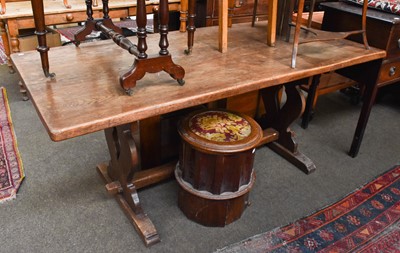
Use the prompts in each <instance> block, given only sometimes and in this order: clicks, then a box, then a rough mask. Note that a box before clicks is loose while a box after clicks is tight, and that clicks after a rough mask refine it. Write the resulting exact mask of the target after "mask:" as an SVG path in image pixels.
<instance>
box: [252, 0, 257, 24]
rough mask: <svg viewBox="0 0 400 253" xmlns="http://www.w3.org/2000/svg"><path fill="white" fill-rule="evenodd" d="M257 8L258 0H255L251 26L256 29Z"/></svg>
mask: <svg viewBox="0 0 400 253" xmlns="http://www.w3.org/2000/svg"><path fill="white" fill-rule="evenodd" d="M257 6H258V0H254V8H253V17H252V19H251V26H252V27H254V24H255V23H256V18H257Z"/></svg>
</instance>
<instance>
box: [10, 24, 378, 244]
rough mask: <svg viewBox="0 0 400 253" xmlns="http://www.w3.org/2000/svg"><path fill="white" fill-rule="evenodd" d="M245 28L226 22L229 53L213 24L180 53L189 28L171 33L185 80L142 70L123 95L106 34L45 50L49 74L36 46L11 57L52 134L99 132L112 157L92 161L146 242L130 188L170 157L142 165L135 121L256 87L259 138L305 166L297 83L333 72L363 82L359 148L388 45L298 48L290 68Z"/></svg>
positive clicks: (153, 176)
mask: <svg viewBox="0 0 400 253" xmlns="http://www.w3.org/2000/svg"><path fill="white" fill-rule="evenodd" d="M259 24H260V23H259ZM249 26H250V24H238V25H235V26H233V27H232V28H231V30H230V32H229V34H230V36H231V37H230V38H229V39H230V41H232V50H229V51H228V52H227V53H225V54H221V53H220V52H218V50H217V47H216V45H215V44H216V43H215V38H217V35H218V27H206V28H199V29H198V31H197V33H196V39H197V43H196V51H194V52H193V53H192V54H191V55H185V54H184V49H185V47H186V34H184V33H179V32H171V33H170V34H169V42H170V47H169V51H170V53H171V55H172V56H173V58H174V62H176V63H177V64H179V65H180V66H182V67H183V68H185V71H186V76H185V81H186V83H185V85H183V86H179V85H176V82H175V81H174V80H173V79H171V78H170V76H169V75H168V74H166V73H164V72H160V73H159V74H148V75H145V76H144V77H143V79H142V80H140V81H139V82H138V84H137V86H136V87H135V89H134V93H133V94H132V96H128V95H127V94H125V91H124V90H123V89H122V88H121V87H120V85H119V80H118V76H119V72H124V71H125V70H126V69H128V68H129V66H130V65H131V63H132V60H131V57H130V55H127V54H126V52H125V51H124V50H122V49H121V48H119V47H117V46H116V45H115V44H114V42H113V41H110V40H106V41H98V42H93V43H84V44H82V45H80V47H79V48H78V49H77V48H75V47H57V48H52V49H51V51H49V62H50V65H51V66H52V72H54V73H56V78H55V80H50V79H48V78H46V77H45V76H44V75H43V70H42V67H41V64H40V55H39V54H38V53H37V52H36V51H29V52H25V53H21V54H12V55H11V59H12V62H13V64H14V66H15V69H16V70H17V71H18V73H19V74H20V76H21V79H22V80H23V83H24V85H25V86H26V89H27V91H28V94H29V95H30V97H31V100H32V103H33V104H34V106H35V108H36V110H37V112H38V114H39V116H40V119H41V120H42V123H43V125H44V126H45V128H46V129H47V131H48V134H49V136H50V138H51V139H52V140H54V141H62V140H67V139H70V138H74V137H78V136H81V135H85V134H89V133H93V132H96V131H101V130H104V131H105V133H106V139H107V144H108V149H109V152H110V157H111V161H110V163H109V164H108V165H107V164H101V165H99V166H98V168H99V171H100V172H101V174H102V175H103V176H104V178H105V179H106V180H107V189H108V190H109V191H110V192H112V193H114V194H115V198H116V199H117V201H118V202H119V203H120V205H121V207H122V209H123V210H124V212H125V213H126V215H127V216H128V217H129V219H130V221H131V222H132V223H133V224H134V226H135V228H136V230H137V231H138V233H139V234H140V236H141V237H142V238H143V240H144V242H145V243H146V245H151V244H153V243H156V242H158V241H159V235H158V233H157V230H156V229H155V226H154V225H153V223H152V222H151V220H150V219H149V218H148V217H147V215H146V214H145V212H144V210H143V209H142V207H141V203H140V200H139V197H138V194H137V189H139V188H141V187H144V186H146V185H149V184H152V183H156V182H159V181H160V180H162V179H165V178H167V177H170V176H171V175H173V170H174V168H175V166H176V162H171V163H168V164H166V165H160V166H156V167H155V168H150V169H149V170H139V168H140V161H139V154H138V152H139V149H140V148H141V147H140V146H139V145H138V143H139V142H137V141H135V137H136V136H138V135H139V136H140V132H139V128H138V127H137V125H138V122H139V125H140V122H141V121H142V120H145V119H151V118H153V117H157V116H159V115H163V114H167V113H171V112H174V111H178V110H181V109H184V108H189V107H193V106H198V105H203V104H206V103H209V102H213V101H216V100H219V99H223V98H227V97H231V96H235V95H239V94H244V93H247V92H251V91H257V90H260V93H261V97H262V98H263V104H264V105H265V111H266V121H265V124H264V125H263V129H264V130H263V132H264V137H266V136H267V135H268V136H269V137H270V139H274V138H276V137H277V135H278V136H279V137H278V138H277V140H276V141H273V142H271V143H269V144H268V146H269V147H271V148H272V149H273V150H274V151H276V152H278V153H279V154H280V155H282V156H283V157H284V158H286V159H287V160H288V161H290V162H292V163H293V164H294V165H296V166H297V167H299V168H300V169H301V170H303V171H304V172H306V173H310V172H312V171H313V170H315V165H314V164H313V162H312V161H311V160H310V159H309V158H308V157H306V156H305V155H304V154H302V153H301V152H300V151H299V150H298V144H297V143H296V141H295V140H294V137H293V136H294V133H293V132H292V131H291V129H290V125H291V123H293V121H295V120H296V119H298V117H300V115H301V114H302V112H303V109H304V104H305V102H304V97H303V95H302V93H301V91H300V90H299V88H298V85H301V84H303V83H304V82H305V80H308V78H310V77H311V76H314V75H319V74H322V73H326V72H329V71H340V72H341V73H342V74H345V75H347V76H348V77H351V78H354V79H356V80H357V81H362V82H363V83H365V85H366V87H367V88H366V96H365V101H364V104H363V107H362V110H361V114H360V115H361V116H360V120H359V123H358V125H357V129H356V133H355V136H354V139H353V145H352V147H351V154H353V155H354V156H355V155H356V154H357V152H358V149H359V147H360V145H361V140H362V136H363V133H364V129H365V127H366V124H367V121H368V116H369V112H370V109H371V106H372V103H373V100H374V95H375V94H376V86H375V83H376V82H375V80H376V78H377V76H378V71H379V67H380V65H381V62H382V58H383V57H385V52H384V51H383V50H380V49H375V48H371V49H370V50H365V48H364V47H363V46H362V45H360V44H358V43H356V42H352V41H349V40H337V41H329V42H323V43H322V42H315V43H312V44H306V45H304V46H302V47H300V49H299V54H298V58H297V63H298V65H297V68H296V69H292V68H291V67H290V64H289V59H290V57H291V46H292V45H291V43H287V42H284V41H280V40H278V41H277V43H276V47H274V48H273V47H269V46H267V45H266V43H265V37H266V32H267V31H266V30H267V29H266V26H261V25H258V26H257V27H254V28H250V27H249ZM249 28H250V29H249ZM158 39H159V38H158V35H157V34H151V35H149V36H148V40H147V41H148V44H149V45H152V46H151V47H149V51H151V50H153V53H155V52H154V49H155V46H154V45H157V44H158ZM88 56H92V57H88ZM282 86H285V92H286V95H287V100H286V102H285V104H284V105H281V104H279V103H278V101H279V99H278V98H279V91H280V90H281V88H282ZM275 133H277V134H275ZM154 135H155V136H157V135H158V133H157V132H154ZM260 183H261V182H260Z"/></svg>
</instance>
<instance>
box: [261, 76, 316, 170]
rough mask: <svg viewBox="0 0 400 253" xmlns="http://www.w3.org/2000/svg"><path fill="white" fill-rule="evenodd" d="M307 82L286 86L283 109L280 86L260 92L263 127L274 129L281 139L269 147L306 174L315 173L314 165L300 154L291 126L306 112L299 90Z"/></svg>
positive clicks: (302, 81)
mask: <svg viewBox="0 0 400 253" xmlns="http://www.w3.org/2000/svg"><path fill="white" fill-rule="evenodd" d="M304 82H307V81H306V80H300V81H297V82H292V83H288V84H286V85H285V91H286V97H287V100H286V103H285V104H284V105H283V106H282V107H281V106H280V103H279V91H280V88H281V87H280V86H274V87H270V88H266V89H262V90H261V91H260V93H261V97H262V99H263V103H264V106H265V112H266V114H265V115H266V118H265V122H264V123H262V124H261V125H262V127H263V128H264V129H265V128H273V129H275V130H277V131H278V133H279V139H278V140H277V141H275V142H272V143H270V144H268V146H269V147H270V148H271V149H272V150H273V151H275V152H276V153H278V154H279V155H281V156H282V157H284V158H285V159H287V160H288V161H289V162H291V163H292V164H294V165H295V166H296V167H298V168H299V169H301V170H302V171H303V172H305V173H306V174H309V173H311V172H313V171H315V165H314V163H313V162H312V161H311V160H310V159H309V158H308V157H306V156H305V155H304V154H302V153H300V152H299V151H298V149H297V143H296V141H295V140H294V136H293V135H294V132H293V131H292V130H290V128H289V126H290V125H291V124H292V123H293V122H294V121H295V120H296V119H298V118H299V117H300V116H301V114H302V113H303V111H304V106H305V99H304V96H303V94H302V92H301V91H300V89H299V88H298V85H299V84H300V83H304Z"/></svg>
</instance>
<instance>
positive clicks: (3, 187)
mask: <svg viewBox="0 0 400 253" xmlns="http://www.w3.org/2000/svg"><path fill="white" fill-rule="evenodd" d="M23 179H24V170H23V166H22V161H21V158H20V155H19V151H18V148H17V140H16V138H15V133H14V129H13V124H12V121H11V114H10V108H9V106H8V101H7V93H6V89H4V88H2V87H0V203H1V202H3V201H6V200H10V199H13V198H15V197H16V194H17V191H18V188H19V186H20V185H21V182H22V180H23Z"/></svg>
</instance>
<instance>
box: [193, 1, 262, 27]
mask: <svg viewBox="0 0 400 253" xmlns="http://www.w3.org/2000/svg"><path fill="white" fill-rule="evenodd" d="M228 1H229V10H228V12H229V14H228V15H229V17H230V18H231V19H230V22H231V24H232V23H243V22H251V18H252V16H253V8H254V0H228ZM267 2H268V0H259V3H258V8H257V17H258V19H259V20H266V19H267V12H268V9H267ZM196 8H197V10H196V14H197V17H196V26H197V27H202V26H213V25H218V0H199V1H197V5H196Z"/></svg>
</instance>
